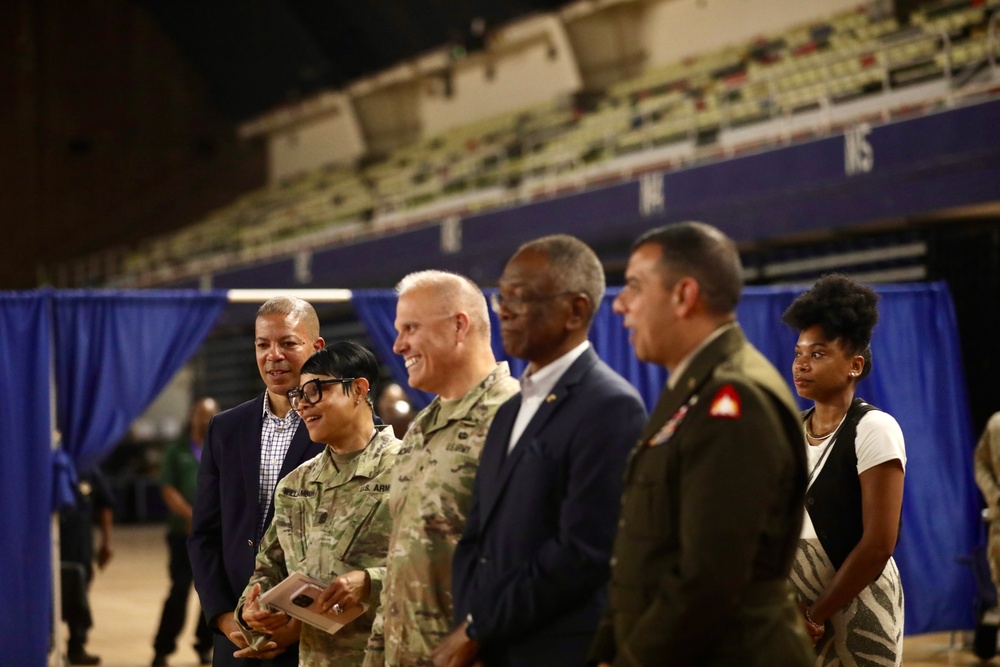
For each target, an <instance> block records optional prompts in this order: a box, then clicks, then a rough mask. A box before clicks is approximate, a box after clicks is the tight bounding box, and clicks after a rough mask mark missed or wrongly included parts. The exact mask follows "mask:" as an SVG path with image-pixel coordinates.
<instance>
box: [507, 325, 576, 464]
mask: <svg viewBox="0 0 1000 667" xmlns="http://www.w3.org/2000/svg"><path fill="white" fill-rule="evenodd" d="M588 347H590V341H588V340H585V341H583V342H582V343H580V344H579V345H577V346H576V347H574V348H573V349H572V350H570V351H569V352H567V353H566V354H564V355H563V356H561V357H559V358H558V359H556V360H555V361H553V362H552V363H550V364H548V365H546V366H545V367H544V368H541V369H539V370H537V371H535V372H534V373H532V372H531V371H530V370H525V371H524V375H522V376H521V408H520V409H519V410H518V411H517V418H516V419H515V420H514V427H513V428H512V429H511V431H510V441H509V442H508V443H507V453H508V454H510V453H511V451H513V449H514V445H516V444H517V441H518V440H519V439H520V438H521V435H523V434H524V429H526V428H528V424H529V423H530V422H531V418H532V417H534V416H535V413H536V412H538V408H539V407H541V405H542V401H544V400H545V397H546V396H548V395H549V392H551V391H552V387H554V386H556V382H559V378H561V377H562V376H563V373H565V372H566V371H567V370H569V367H570V366H572V365H573V362H574V361H576V360H577V359H579V358H580V355H581V354H583V353H584V352H586V351H587V348H588ZM529 368H530V367H529Z"/></svg>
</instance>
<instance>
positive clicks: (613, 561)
mask: <svg viewBox="0 0 1000 667" xmlns="http://www.w3.org/2000/svg"><path fill="white" fill-rule="evenodd" d="M615 565H618V558H616V557H615V556H612V557H611V567H614V566H615Z"/></svg>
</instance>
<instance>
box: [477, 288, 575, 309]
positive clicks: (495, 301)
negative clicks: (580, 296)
mask: <svg viewBox="0 0 1000 667" xmlns="http://www.w3.org/2000/svg"><path fill="white" fill-rule="evenodd" d="M574 294H577V292H559V293H558V294H545V295H542V296H504V295H502V294H500V292H494V293H493V294H490V308H492V309H493V312H494V313H496V314H497V315H499V314H500V309H501V308H503V309H505V310H506V311H507V312H509V313H513V314H514V315H523V314H524V313H526V312H527V311H528V306H530V305H531V304H533V303H542V302H543V301H551V300H552V299H558V298H559V297H561V296H572V295H574Z"/></svg>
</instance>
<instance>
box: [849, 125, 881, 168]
mask: <svg viewBox="0 0 1000 667" xmlns="http://www.w3.org/2000/svg"><path fill="white" fill-rule="evenodd" d="M871 131H872V128H871V125H869V124H868V123H859V124H858V125H855V126H854V127H852V128H851V129H849V130H847V131H846V132H844V171H845V172H847V175H848V176H854V175H855V174H865V173H868V172H869V171H871V170H872V167H874V166H875V151H874V150H873V149H872V145H871V143H870V142H869V141H868V135H869V134H871Z"/></svg>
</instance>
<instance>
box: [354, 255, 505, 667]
mask: <svg viewBox="0 0 1000 667" xmlns="http://www.w3.org/2000/svg"><path fill="white" fill-rule="evenodd" d="M396 292H397V293H398V294H399V303H398V304H397V306H396V323H395V326H396V331H397V332H398V336H397V338H396V343H395V345H394V346H393V351H395V352H396V353H397V354H399V355H401V356H402V357H403V358H404V360H405V361H406V368H407V373H408V375H409V384H410V386H411V387H415V388H417V389H421V390H423V391H429V392H433V393H435V394H437V397H436V398H435V399H434V401H433V402H431V404H430V405H428V406H427V407H426V408H424V410H422V411H421V412H420V413H419V414H418V415H417V416H416V418H415V419H414V422H413V425H412V426H411V427H410V430H409V431H407V433H406V437H405V438H404V439H403V446H402V447H401V448H400V450H399V456H398V458H397V461H396V467H395V468H394V470H393V475H392V478H393V481H392V484H391V490H390V492H389V511H390V513H391V515H392V535H391V536H390V539H389V556H388V561H387V568H388V569H387V572H386V578H385V582H384V585H383V588H382V605H381V606H382V610H381V613H380V615H379V616H378V617H377V618H376V619H375V625H374V627H373V629H372V637H371V640H370V642H369V651H368V654H367V656H366V657H365V666H366V667H378V666H381V665H383V664H384V665H386V666H387V667H410V666H430V665H432V664H433V662H432V660H431V650H432V649H433V648H434V646H436V645H437V644H438V643H439V642H440V641H441V639H442V638H444V636H445V635H447V634H448V632H449V631H450V630H451V625H452V615H453V605H452V598H451V560H452V554H453V553H454V551H455V547H456V545H457V544H458V540H459V538H460V537H461V536H462V531H463V529H464V528H465V519H466V515H467V513H468V510H469V505H470V503H471V499H472V483H473V480H474V479H475V476H476V469H477V467H478V465H479V455H480V452H481V451H482V447H483V443H484V441H485V439H486V433H487V431H488V430H489V426H490V423H491V422H492V421H493V415H494V414H495V413H496V410H497V408H499V407H500V405H502V404H503V403H504V401H506V400H507V399H508V398H510V397H511V396H512V395H514V394H515V393H516V392H517V390H518V384H517V381H516V380H514V379H513V378H511V377H510V371H509V369H508V367H507V364H506V363H500V364H498V363H497V362H496V359H495V357H494V356H493V351H492V349H491V348H490V324H489V313H488V311H487V306H486V299H485V298H483V294H482V292H481V291H480V290H479V288H478V287H477V286H476V285H475V284H474V283H472V281H470V280H468V279H467V278H464V277H461V276H457V275H454V274H450V273H444V272H441V271H422V272H419V273H415V274H410V275H408V276H407V277H405V278H404V279H403V280H402V281H400V283H399V285H397V287H396Z"/></svg>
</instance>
